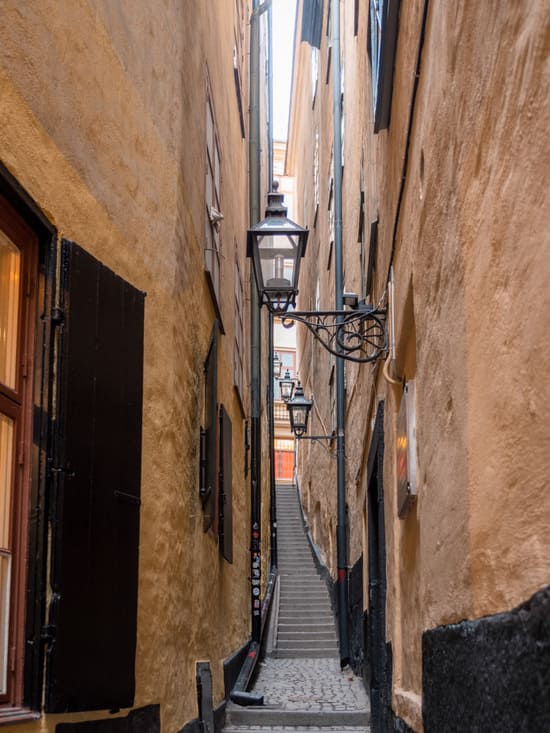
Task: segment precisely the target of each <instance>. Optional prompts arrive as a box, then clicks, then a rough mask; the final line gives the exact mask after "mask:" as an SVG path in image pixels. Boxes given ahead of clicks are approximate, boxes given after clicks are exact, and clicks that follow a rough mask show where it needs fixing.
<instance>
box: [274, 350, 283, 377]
mask: <svg viewBox="0 0 550 733" xmlns="http://www.w3.org/2000/svg"><path fill="white" fill-rule="evenodd" d="M282 368H283V362H282V361H281V359H280V357H279V354H278V353H277V352H276V351H275V352H274V354H273V377H274V379H279V377H280V376H281V370H282Z"/></svg>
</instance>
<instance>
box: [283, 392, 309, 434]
mask: <svg viewBox="0 0 550 733" xmlns="http://www.w3.org/2000/svg"><path fill="white" fill-rule="evenodd" d="M312 405H313V400H308V399H307V397H306V396H305V395H304V389H303V387H302V385H301V384H300V382H298V384H297V385H296V390H295V392H294V397H293V398H292V399H291V400H290V401H289V402H287V403H286V406H287V409H288V414H289V417H290V428H291V430H292V432H293V433H294V435H295V436H296V437H297V438H300V437H301V436H302V435H303V434H304V433H305V432H307V423H308V420H309V413H310V411H311V406H312Z"/></svg>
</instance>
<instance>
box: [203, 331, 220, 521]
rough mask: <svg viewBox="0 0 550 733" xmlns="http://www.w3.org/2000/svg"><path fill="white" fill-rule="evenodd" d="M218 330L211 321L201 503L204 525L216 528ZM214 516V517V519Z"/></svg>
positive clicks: (205, 371) (207, 358)
mask: <svg viewBox="0 0 550 733" xmlns="http://www.w3.org/2000/svg"><path fill="white" fill-rule="evenodd" d="M218 333H219V323H218V321H215V322H214V327H213V329H212V336H211V339H210V348H209V350H208V356H207V357H206V361H205V362H204V387H205V396H204V399H205V425H204V427H205V449H206V456H205V461H206V465H205V486H204V489H203V496H202V506H203V509H204V523H203V528H204V531H205V532H206V531H207V530H208V529H210V528H211V527H212V528H213V529H214V531H217V518H216V517H215V509H216V506H217V501H218V471H219V457H218V444H219V438H218ZM215 520H216V521H215Z"/></svg>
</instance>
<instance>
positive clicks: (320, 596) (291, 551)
mask: <svg viewBox="0 0 550 733" xmlns="http://www.w3.org/2000/svg"><path fill="white" fill-rule="evenodd" d="M277 536H278V560H279V562H278V566H279V600H278V604H275V608H274V611H277V606H278V614H275V615H276V619H274V620H273V621H272V623H274V624H275V629H274V630H273V631H274V633H272V634H271V636H272V638H273V637H274V638H273V643H272V645H271V646H272V649H271V651H268V653H267V655H266V658H265V660H263V661H261V662H259V674H258V677H257V680H256V682H255V684H254V692H256V693H258V694H260V695H262V696H263V697H264V701H265V702H264V705H261V706H250V707H242V706H240V705H237V704H235V703H233V702H229V703H228V704H227V707H226V710H225V727H224V728H223V733H289V731H291V732H292V733H324V732H325V731H326V733H329V731H332V732H334V731H337V732H338V733H370V711H369V703H368V698H367V694H366V691H365V688H364V686H363V682H362V680H361V679H360V678H359V677H357V676H355V675H354V674H353V672H352V671H351V670H350V669H349V668H346V669H344V670H342V669H340V659H339V654H338V643H337V637H336V629H335V624H334V616H333V614H332V610H331V606H330V600H329V594H328V590H327V587H326V585H325V583H324V582H323V580H322V578H321V576H320V575H319V573H318V571H317V568H316V566H315V563H314V561H313V555H312V551H311V548H310V546H309V542H308V540H307V537H306V533H305V530H304V525H303V522H302V514H301V509H300V504H299V498H298V491H297V489H296V487H295V486H278V487H277Z"/></svg>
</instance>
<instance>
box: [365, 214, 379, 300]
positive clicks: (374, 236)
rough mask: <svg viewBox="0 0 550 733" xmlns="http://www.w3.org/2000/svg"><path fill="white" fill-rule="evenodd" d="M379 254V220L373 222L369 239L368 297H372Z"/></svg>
mask: <svg viewBox="0 0 550 733" xmlns="http://www.w3.org/2000/svg"><path fill="white" fill-rule="evenodd" d="M377 252H378V219H375V220H374V221H372V222H371V225H370V238H369V261H368V265H367V272H366V279H365V282H366V284H365V290H366V293H367V294H368V295H372V289H373V275H374V271H375V270H376V254H377Z"/></svg>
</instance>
